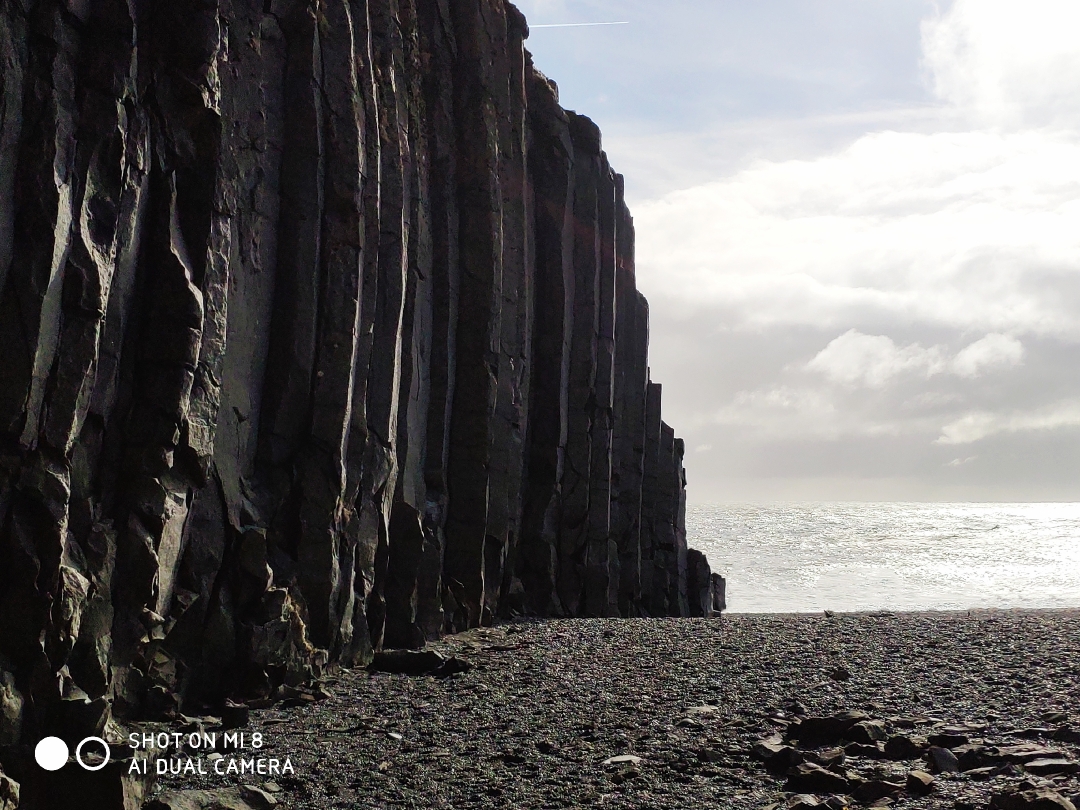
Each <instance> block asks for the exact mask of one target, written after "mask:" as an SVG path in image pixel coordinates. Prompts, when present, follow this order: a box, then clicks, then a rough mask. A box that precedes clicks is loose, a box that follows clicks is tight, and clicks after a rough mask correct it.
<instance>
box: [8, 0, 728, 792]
mask: <svg viewBox="0 0 1080 810" xmlns="http://www.w3.org/2000/svg"><path fill="white" fill-rule="evenodd" d="M527 35H528V29H527V25H526V22H525V20H524V18H523V17H522V16H521V14H520V13H519V12H518V11H517V10H516V9H515V8H514V7H513V6H511V5H509V4H507V3H504V2H503V0H321V1H320V2H304V1H303V0H266V2H265V3H264V2H261V0H260V2H252V1H251V0H170V2H152V0H2V2H0V60H2V62H0V71H2V73H0V93H2V95H0V754H2V753H3V752H4V751H7V752H8V754H7V759H8V761H7V762H4V761H3V759H0V762H3V764H5V765H6V766H7V767H8V770H9V773H10V772H11V770H12V769H15V770H18V769H19V765H18V763H17V762H15V761H12V760H13V759H15V760H17V759H19V757H17V756H16V755H15V754H13V753H11V752H12V751H14V750H16V749H20V750H21V749H22V748H24V747H25V744H26V743H27V742H28V741H31V740H36V739H38V738H40V737H41V736H44V735H45V734H50V733H54V734H57V735H58V736H61V737H64V738H67V739H71V740H78V739H79V738H81V737H83V736H85V735H86V734H92V733H100V732H101V730H102V729H103V728H104V727H105V725H106V723H107V722H108V721H109V719H110V718H111V717H112V716H114V715H115V716H117V717H121V718H122V717H125V716H146V715H159V716H160V715H167V714H168V713H169V712H171V711H174V710H176V709H177V708H192V707H194V708H196V709H197V708H198V707H200V706H204V705H207V704H208V703H209V704H211V705H212V704H213V703H214V702H215V701H221V700H223V699H224V698H225V697H234V698H238V699H240V698H249V697H258V696H267V695H272V694H273V693H274V692H275V690H276V689H278V688H279V687H280V686H281V685H282V684H290V683H291V684H295V683H297V682H300V681H302V680H304V679H305V678H309V677H311V676H313V675H317V674H318V673H319V671H320V669H321V668H323V667H324V666H326V665H327V664H328V663H333V662H342V663H345V664H349V665H354V664H362V663H365V662H366V661H368V660H370V656H371V653H372V650H373V649H376V648H379V647H381V646H387V647H390V646H404V647H415V646H419V645H421V644H422V643H423V641H424V640H425V639H428V638H432V637H434V636H437V635H439V634H440V633H443V632H448V631H455V630H461V629H464V628H467V627H473V626H476V625H479V624H482V623H487V622H490V621H492V620H493V619H494V618H495V617H498V616H507V615H511V614H514V613H517V614H531V615H541V616H707V615H709V614H710V613H711V612H712V610H713V605H714V598H715V597H716V596H717V595H718V594H717V592H716V590H717V586H718V584H719V583H717V582H716V581H715V578H714V577H713V576H712V575H711V574H710V572H709V569H708V564H707V563H706V562H705V559H704V557H703V556H702V555H701V554H700V553H698V552H695V551H693V550H690V551H688V550H687V548H686V539H685V530H684V505H685V495H684V486H685V479H684V475H683V467H682V457H683V445H682V442H681V440H679V439H676V438H675V435H674V432H673V431H672V429H671V428H670V427H669V426H668V425H666V424H664V423H663V422H662V421H661V418H660V386H659V385H657V384H655V383H653V382H651V381H650V380H649V370H648V363H647V346H648V305H647V303H646V301H645V299H644V297H643V296H642V295H641V294H640V293H639V292H638V291H637V290H636V286H635V276H634V233H633V225H632V220H631V217H630V214H629V212H628V210H627V208H626V206H625V204H624V201H623V184H622V177H621V176H620V175H618V174H615V173H614V172H613V171H612V170H611V168H610V167H609V165H608V162H607V158H606V156H605V154H604V153H603V151H602V149H601V141H600V133H599V130H598V129H597V128H596V126H595V125H594V124H593V123H592V122H591V121H590V120H589V119H588V118H585V117H583V116H580V115H576V114H575V113H573V112H567V111H564V110H563V109H562V108H561V107H560V106H559V103H558V96H557V92H556V89H555V86H554V85H553V84H552V83H551V82H550V81H548V80H547V79H546V78H545V77H544V76H543V75H542V74H540V73H539V72H538V71H537V70H535V69H534V68H533V66H532V63H531V59H530V56H529V54H528V52H527V51H526V50H525V48H524V46H523V42H524V40H525V38H526V37H527Z"/></svg>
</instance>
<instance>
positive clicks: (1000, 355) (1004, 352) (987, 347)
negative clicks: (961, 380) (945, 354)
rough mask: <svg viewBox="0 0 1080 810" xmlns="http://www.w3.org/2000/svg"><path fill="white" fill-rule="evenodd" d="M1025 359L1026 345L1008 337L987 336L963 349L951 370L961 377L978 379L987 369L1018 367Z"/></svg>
mask: <svg viewBox="0 0 1080 810" xmlns="http://www.w3.org/2000/svg"><path fill="white" fill-rule="evenodd" d="M1023 359H1024V344H1022V343H1021V342H1020V341H1019V340H1017V339H1016V338H1014V337H1009V336H1008V335H996V334H995V335H987V336H986V337H984V338H982V339H981V340H976V341H975V342H974V343H972V344H971V345H970V346H968V347H966V348H964V349H962V350H961V351H960V353H959V354H957V355H956V357H955V358H953V361H952V363H951V369H952V371H953V372H955V373H956V374H958V375H960V376H961V377H978V376H979V374H980V373H981V372H982V371H983V370H984V369H987V368H992V367H994V366H1016V365H1019V364H1020V363H1021V362H1022V361H1023Z"/></svg>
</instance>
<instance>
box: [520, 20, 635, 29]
mask: <svg viewBox="0 0 1080 810" xmlns="http://www.w3.org/2000/svg"><path fill="white" fill-rule="evenodd" d="M629 24H630V21H629V20H621V21H619V22H591V23H549V24H547V25H530V26H529V28H582V27H584V26H587V25H629Z"/></svg>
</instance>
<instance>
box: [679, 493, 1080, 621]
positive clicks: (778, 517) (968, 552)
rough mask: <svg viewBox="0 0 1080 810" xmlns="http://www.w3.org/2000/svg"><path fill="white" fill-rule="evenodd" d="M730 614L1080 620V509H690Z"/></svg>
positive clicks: (691, 530) (691, 524)
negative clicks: (1038, 612)
mask: <svg viewBox="0 0 1080 810" xmlns="http://www.w3.org/2000/svg"><path fill="white" fill-rule="evenodd" d="M686 531H687V538H688V541H689V543H690V545H691V546H692V547H694V548H698V549H700V550H701V551H703V552H704V553H705V555H706V556H707V557H708V559H709V563H710V564H711V565H712V568H713V570H714V571H717V572H719V573H720V574H722V575H723V576H725V577H727V581H728V588H727V594H728V599H727V601H728V610H729V611H731V612H736V613H773V612H776V613H789V612H795V613H807V612H818V611H823V610H835V611H865V610H965V609H973V608H1080V504H1078V503H798V504H747V505H726V504H725V505H692V506H688V508H687V515H686Z"/></svg>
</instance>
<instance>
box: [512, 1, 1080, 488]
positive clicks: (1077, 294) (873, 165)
mask: <svg viewBox="0 0 1080 810" xmlns="http://www.w3.org/2000/svg"><path fill="white" fill-rule="evenodd" d="M519 5H520V7H521V8H522V10H523V11H524V12H525V13H526V15H527V17H528V18H529V20H530V22H531V23H533V24H549V23H577V22H594V21H595V22H599V21H605V22H607V21H627V22H629V24H628V25H618V26H604V27H579V28H537V29H534V31H533V33H532V36H531V38H530V41H529V47H530V49H531V50H532V51H533V53H534V55H535V59H536V63H537V65H538V66H539V67H540V68H541V70H543V71H544V72H545V73H547V74H548V75H549V76H551V77H552V78H553V79H554V80H555V81H556V82H557V83H558V84H559V86H560V91H561V96H562V102H563V105H564V106H566V107H569V108H571V109H576V110H578V111H581V112H584V113H586V114H588V115H590V116H591V117H592V118H593V119H594V120H596V121H597V123H598V124H600V126H601V128H602V129H603V131H604V138H605V148H606V149H607V151H608V154H609V155H610V157H611V160H612V163H613V165H615V167H616V168H617V169H618V170H619V171H621V172H623V173H624V174H625V175H626V177H627V187H628V196H629V198H630V204H631V209H632V211H633V212H634V215H635V222H636V225H637V235H638V273H639V285H640V286H641V288H642V289H643V290H644V292H645V293H646V295H648V297H649V300H650V302H651V305H652V313H653V338H652V347H651V357H652V370H653V376H654V379H656V380H658V381H660V382H662V383H663V384H664V411H665V416H666V419H667V420H668V421H669V422H670V423H671V424H673V425H674V426H675V427H676V430H677V431H678V432H679V433H680V434H681V435H682V436H683V437H684V438H685V440H686V444H687V456H688V457H687V466H688V477H689V481H690V490H689V492H690V497H691V500H693V501H696V502H699V503H701V502H709V501H746V500H807V499H809V500H819V499H820V500H937V501H949V500H979V501H1021V500H1080V3H1076V2H1075V0H952V1H951V2H947V1H943V2H933V0H753V2H747V1H746V0H665V2H664V3H662V4H659V3H655V2H653V1H652V0H525V2H521V3H519Z"/></svg>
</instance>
